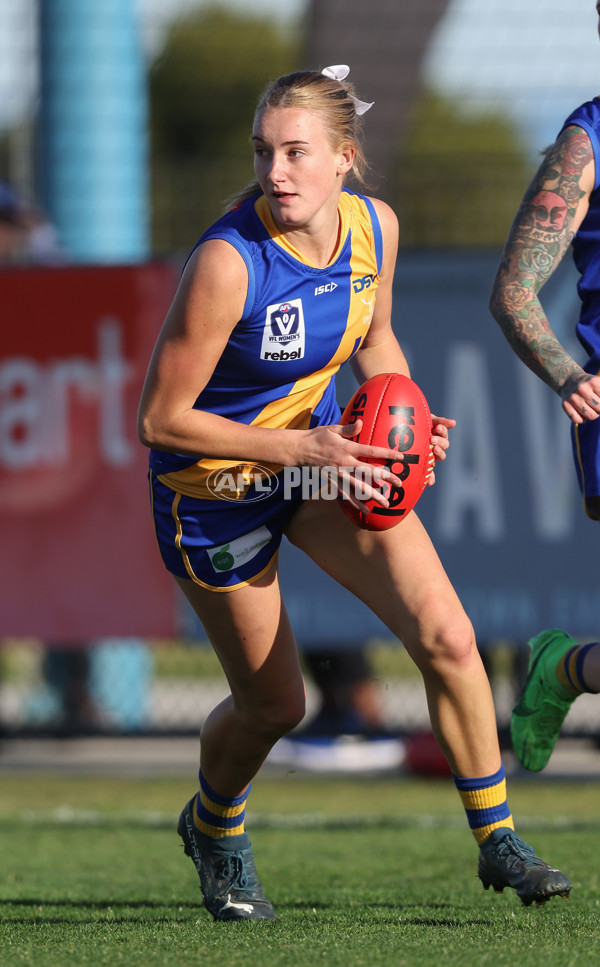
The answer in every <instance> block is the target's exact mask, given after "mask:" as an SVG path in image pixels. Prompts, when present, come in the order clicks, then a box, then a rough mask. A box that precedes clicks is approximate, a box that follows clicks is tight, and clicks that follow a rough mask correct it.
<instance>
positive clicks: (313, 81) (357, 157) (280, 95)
mask: <svg viewBox="0 0 600 967" xmlns="http://www.w3.org/2000/svg"><path fill="white" fill-rule="evenodd" d="M354 97H355V92H354V87H353V85H352V84H349V83H348V82H346V81H338V80H335V79H333V78H331V77H327V76H326V75H325V74H322V73H321V72H320V71H296V72H295V73H293V74H284V76H283V77H279V78H278V79H277V80H276V81H272V82H271V83H270V84H269V85H268V87H266V88H265V90H264V91H263V93H262V94H261V96H260V98H259V100H258V104H257V105H256V111H255V117H256V114H258V112H259V111H262V110H264V109H266V108H284V107H300V108H304V109H305V110H307V111H318V112H319V113H320V114H321V115H322V116H323V117H324V119H325V121H326V127H327V131H328V134H329V140H330V142H331V145H332V147H333V148H334V149H338V148H342V147H345V146H347V145H349V146H351V147H352V148H354V163H353V165H352V172H351V173H352V175H353V176H354V178H355V180H356V181H357V182H358V184H359V185H360V186H361V187H362V188H368V185H367V183H366V181H365V178H366V174H367V171H368V169H369V164H368V162H367V159H366V156H365V153H364V150H363V146H362V120H361V117H360V116H359V115H358V114H357V113H356V104H355V102H354ZM260 192H261V188H260V185H259V184H258V181H257V180H256V179H253V181H251V182H250V184H248V185H246V187H245V188H242V189H241V191H239V192H237V193H236V194H235V195H232V197H231V198H228V199H227V201H226V203H225V205H226V210H230V209H231V208H235V207H236V206H237V205H240V204H241V203H242V202H243V201H245V200H246V198H251V197H252V196H253V195H256V194H258V193H260Z"/></svg>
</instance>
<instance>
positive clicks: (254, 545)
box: [206, 526, 271, 572]
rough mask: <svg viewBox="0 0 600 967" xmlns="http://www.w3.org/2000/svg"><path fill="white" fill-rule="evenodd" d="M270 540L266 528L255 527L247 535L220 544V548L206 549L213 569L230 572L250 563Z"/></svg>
mask: <svg viewBox="0 0 600 967" xmlns="http://www.w3.org/2000/svg"><path fill="white" fill-rule="evenodd" d="M270 540H271V532H270V530H269V529H268V528H267V527H264V526H263V527H257V529H256V530H253V531H250V533H249V534H243V535H242V537H236V539H235V540H233V541H230V542H229V544H221V546H220V547H208V548H207V549H206V551H207V554H208V556H209V557H210V563H211V564H212V566H213V569H214V570H215V571H217V572H219V571H232V570H233V568H234V567H239V565H240V564H246V562H247V561H251V560H252V559H253V558H254V557H256V555H257V554H258V552H259V551H260V550H261V548H263V547H264V546H265V544H268V543H269V541H270Z"/></svg>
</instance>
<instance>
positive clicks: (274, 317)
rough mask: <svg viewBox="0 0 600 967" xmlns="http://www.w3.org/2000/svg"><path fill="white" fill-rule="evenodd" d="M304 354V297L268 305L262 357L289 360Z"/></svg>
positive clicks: (261, 351)
mask: <svg viewBox="0 0 600 967" xmlns="http://www.w3.org/2000/svg"><path fill="white" fill-rule="evenodd" d="M303 356H304V313H303V311H302V299H292V300H291V301H290V302H281V303H278V304H277V305H274V306H267V317H266V319H265V328H264V329H263V337H262V346H261V350H260V358H261V359H273V360H278V361H283V362H287V361H288V360H290V359H302V358H303Z"/></svg>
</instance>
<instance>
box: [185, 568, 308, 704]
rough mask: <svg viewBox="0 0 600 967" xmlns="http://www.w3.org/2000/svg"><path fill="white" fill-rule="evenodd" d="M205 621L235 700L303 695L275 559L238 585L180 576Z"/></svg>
mask: <svg viewBox="0 0 600 967" xmlns="http://www.w3.org/2000/svg"><path fill="white" fill-rule="evenodd" d="M175 580H176V581H177V583H178V585H179V587H180V588H181V589H182V591H183V593H184V594H185V596H186V598H187V599H188V601H189V602H190V604H191V605H192V607H193V609H194V611H195V612H196V614H197V615H198V618H199V619H200V621H201V622H202V625H203V626H204V629H205V631H206V633H207V635H208V638H209V640H210V642H211V644H212V646H213V648H214V650H215V652H216V654H217V656H218V658H219V660H220V662H221V665H222V666H223V670H224V672H225V675H226V676H227V680H228V682H229V685H230V687H231V690H232V693H233V695H234V697H235V698H236V700H238V701H239V702H242V701H243V702H245V703H249V702H251V703H259V704H260V703H261V702H263V703H265V702H272V700H273V695H274V694H276V695H278V696H279V697H280V698H281V699H282V700H284V701H301V700H302V701H303V698H304V684H303V678H302V672H301V669H300V661H299V657H298V649H297V647H296V642H295V639H294V635H293V632H292V628H291V625H290V622H289V619H288V615H287V612H286V610H285V606H284V604H283V601H282V599H281V592H280V587H279V581H278V576H277V567H276V566H275V565H273V566H272V567H270V568H269V570H268V571H267V572H266V574H263V575H262V576H261V577H260V578H259V579H257V580H256V581H254V582H253V583H252V584H248V585H246V586H245V587H242V588H237V589H236V590H233V591H221V592H217V591H211V590H208V589H206V588H204V587H201V586H199V585H197V584H195V583H194V582H193V581H190V580H186V579H185V578H175Z"/></svg>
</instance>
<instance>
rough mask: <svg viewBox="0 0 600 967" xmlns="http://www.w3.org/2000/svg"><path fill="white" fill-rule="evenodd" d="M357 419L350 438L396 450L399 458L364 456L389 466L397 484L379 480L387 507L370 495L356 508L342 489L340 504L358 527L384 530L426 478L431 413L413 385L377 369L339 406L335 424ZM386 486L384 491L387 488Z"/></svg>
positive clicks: (413, 499) (429, 460)
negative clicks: (357, 428) (341, 409)
mask: <svg viewBox="0 0 600 967" xmlns="http://www.w3.org/2000/svg"><path fill="white" fill-rule="evenodd" d="M358 419H361V420H362V423H363V425H362V430H361V431H360V433H359V434H358V436H356V437H353V439H354V440H356V441H357V442H358V443H368V444H372V445H373V446H377V447H386V448H388V449H391V450H399V451H400V452H401V453H402V459H401V460H387V461H386V460H381V459H367V460H366V461H365V462H366V463H370V464H372V465H373V466H379V467H381V466H385V467H388V469H390V470H391V471H392V473H394V474H395V475H396V476H397V477H399V478H400V480H401V481H402V486H401V487H397V486H393V487H392V488H391V490H390V485H389V484H383V485H382V486H383V487H384V488H385V491H384V492H385V494H386V497H387V498H388V500H389V507H382V506H381V504H378V503H377V502H376V501H374V500H365V501H363V507H364V509H361V510H357V509H356V508H355V507H353V506H352V504H351V503H350V501H349V500H347V499H345V498H344V495H343V493H342V494H339V495H338V500H339V503H340V506H341V507H342V509H343V510H344V512H345V513H346V514H347V515H348V517H349V518H350V520H352V521H354V523H355V524H357V526H358V527H362V528H364V529H365V530H378V531H380V530H387V529H388V528H389V527H394V525H395V524H398V523H400V521H401V520H402V519H403V518H404V517H406V515H407V514H408V513H409V511H411V510H412V509H413V507H414V506H415V504H416V503H417V501H418V499H419V497H420V496H421V494H422V493H423V490H424V488H425V486H426V483H427V478H428V476H429V474H430V473H431V468H432V466H433V461H432V456H431V414H430V412H429V407H428V405H427V400H426V399H425V397H424V396H423V393H422V392H421V390H420V389H419V387H418V386H417V384H416V383H415V382H414V381H413V380H412V379H410V378H409V377H408V376H403V375H401V374H400V373H379V374H378V375H377V376H372V377H371V379H368V380H367V381H366V383H363V384H362V386H361V387H360V388H359V389H358V390H357V391H356V393H355V394H354V396H353V397H352V399H351V400H350V402H349V403H348V406H347V407H346V409H345V410H344V412H343V414H342V417H341V419H340V423H341V424H343V425H345V424H347V423H354V421H355V420H358ZM388 491H389V492H388Z"/></svg>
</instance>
